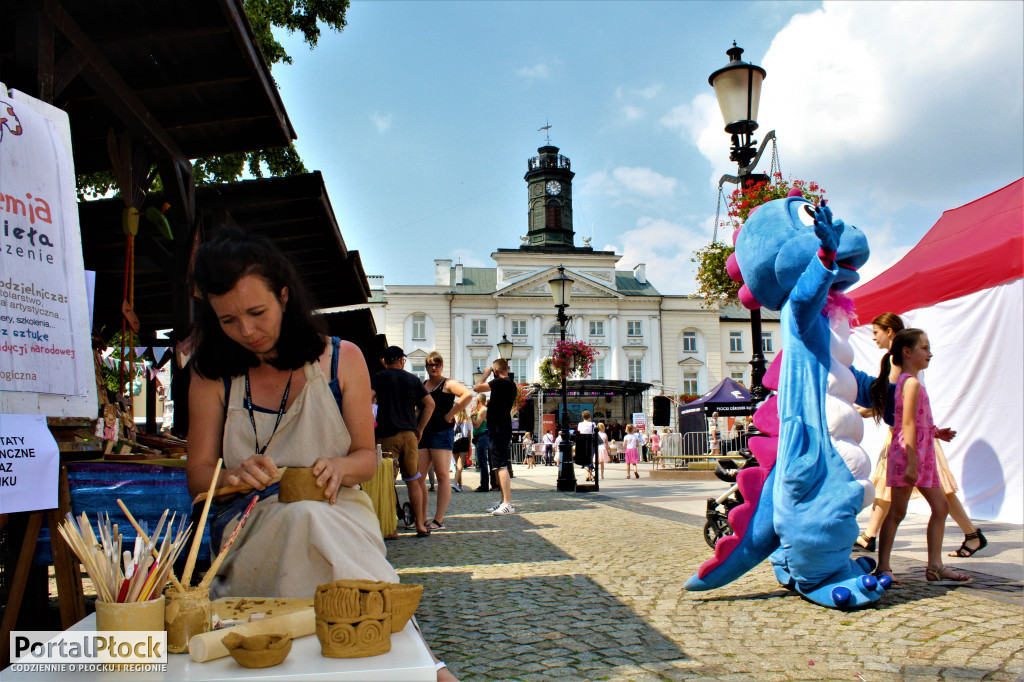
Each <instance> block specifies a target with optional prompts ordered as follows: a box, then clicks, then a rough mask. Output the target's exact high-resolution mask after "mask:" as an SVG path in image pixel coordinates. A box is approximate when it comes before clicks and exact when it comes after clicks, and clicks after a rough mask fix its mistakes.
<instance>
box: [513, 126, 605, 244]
mask: <svg viewBox="0 0 1024 682" xmlns="http://www.w3.org/2000/svg"><path fill="white" fill-rule="evenodd" d="M537 152H538V156H534V157H533V158H531V159H530V160H529V162H528V164H529V167H528V170H527V171H526V175H525V176H524V178H523V179H524V180H526V185H527V196H528V202H529V207H530V210H529V217H528V224H529V229H528V231H527V236H526V243H524V244H523V245H522V246H521V247H520V249H521V250H523V251H564V250H570V251H577V250H579V249H578V248H577V247H576V246H575V245H574V244H573V235H574V234H575V233H574V232H573V229H572V179H573V176H574V175H575V173H573V172H572V171H571V170H570V169H569V166H570V164H569V159H568V158H566V157H564V156H562V155H561V154H559V153H558V147H555V146H553V145H550V144H549V145H546V146H544V147H541V148H539V149H538V150H537ZM588 248H589V247H588Z"/></svg>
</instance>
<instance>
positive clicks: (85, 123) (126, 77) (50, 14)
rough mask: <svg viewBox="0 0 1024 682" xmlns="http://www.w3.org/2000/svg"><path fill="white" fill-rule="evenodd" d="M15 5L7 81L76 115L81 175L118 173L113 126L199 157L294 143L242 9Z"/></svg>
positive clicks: (161, 3)
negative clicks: (113, 163) (113, 162)
mask: <svg viewBox="0 0 1024 682" xmlns="http://www.w3.org/2000/svg"><path fill="white" fill-rule="evenodd" d="M14 4H15V5H17V7H16V8H14V7H12V8H11V9H10V10H5V15H6V16H5V19H4V21H0V80H2V81H4V82H5V84H6V85H7V87H10V88H17V89H19V90H22V91H24V92H27V93H29V94H32V95H34V96H38V97H42V98H43V99H47V100H51V99H52V101H53V103H54V104H55V105H56V106H58V107H60V108H62V109H64V110H65V111H67V112H68V114H69V115H70V118H71V136H72V141H73V144H74V149H75V170H76V172H79V173H82V172H91V171H98V170H107V169H109V168H110V161H109V158H108V154H107V142H106V137H107V131H108V130H110V129H113V131H114V132H115V133H121V132H122V131H124V130H125V129H130V130H132V132H134V133H135V134H136V135H139V136H140V137H141V138H142V139H145V140H146V141H147V143H148V144H149V145H150V146H151V147H153V149H154V150H155V151H157V153H158V155H161V156H162V152H164V151H171V152H177V153H179V154H180V155H181V156H182V157H184V158H190V159H194V158H197V157H201V156H212V155H217V154H227V153H232V152H240V151H249V150H254V149H264V148H273V147H283V146H287V145H288V144H289V142H290V141H291V140H293V139H295V132H294V130H293V129H292V125H291V122H290V121H289V120H288V115H287V114H286V113H285V108H284V104H283V103H282V101H281V96H280V94H279V93H278V90H277V87H276V85H275V84H274V81H273V78H272V77H271V75H270V70H269V68H268V67H267V64H266V62H265V60H264V58H263V54H262V52H261V51H260V49H259V48H258V46H257V45H256V44H255V43H254V39H253V33H252V28H251V26H250V25H249V21H248V19H247V17H246V15H245V11H244V9H243V7H242V0H174V1H173V2H172V1H171V0H151V1H147V2H124V1H123V0H24V2H20V3H14ZM47 48H52V49H47ZM37 55H40V56H38V57H36V56H37ZM49 59H52V60H53V61H52V63H50V65H51V67H52V68H45V67H46V66H47V65H46V64H41V63H39V62H40V61H41V60H49ZM40 73H43V74H45V73H52V78H50V76H48V75H47V76H39V74H40ZM37 76H38V77H39V78H42V79H43V80H44V81H45V82H43V83H37V82H36V79H37Z"/></svg>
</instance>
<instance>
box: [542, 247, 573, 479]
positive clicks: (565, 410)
mask: <svg viewBox="0 0 1024 682" xmlns="http://www.w3.org/2000/svg"><path fill="white" fill-rule="evenodd" d="M573 281H574V280H573V279H572V278H571V277H569V276H567V275H566V274H565V268H564V267H562V266H561V265H559V266H558V277H556V278H554V279H552V280H549V281H548V286H550V287H551V297H552V298H553V299H555V308H557V309H558V328H559V333H560V338H561V340H562V341H565V325H566V323H567V322H568V321H569V317H568V316H566V314H565V309H566V308H568V307H569V300H570V299H571V297H572V284H573ZM558 428H559V430H560V431H561V436H562V443H561V446H560V448H559V449H560V452H561V457H560V458H559V459H560V462H559V465H558V483H557V488H558V490H562V491H568V492H575V491H576V473H575V472H574V471H573V461H572V441H571V440H570V439H569V404H568V387H567V385H566V373H563V374H562V419H561V422H560V423H559V425H558Z"/></svg>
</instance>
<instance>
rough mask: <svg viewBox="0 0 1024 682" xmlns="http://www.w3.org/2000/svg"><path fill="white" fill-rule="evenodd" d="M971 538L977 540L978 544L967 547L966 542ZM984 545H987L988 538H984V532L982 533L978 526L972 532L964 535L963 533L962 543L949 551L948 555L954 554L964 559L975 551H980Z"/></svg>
mask: <svg viewBox="0 0 1024 682" xmlns="http://www.w3.org/2000/svg"><path fill="white" fill-rule="evenodd" d="M971 540H977V541H978V546H977V547H968V546H967V543H968V542H970V541H971ZM986 547H988V540H987V539H986V538H985V534H984V533H982V532H981V529H980V528H979V529H978V530H976V531H974V532H973V533H967V534H966V535H964V541H963V544H961V545H960V549H958V550H956V551H955V552H950V553H949V556H955V557H959V558H961V559H966V558H967V557H971V556H974V554H975V553H976V552H980V551H981V550H983V549H985V548H986Z"/></svg>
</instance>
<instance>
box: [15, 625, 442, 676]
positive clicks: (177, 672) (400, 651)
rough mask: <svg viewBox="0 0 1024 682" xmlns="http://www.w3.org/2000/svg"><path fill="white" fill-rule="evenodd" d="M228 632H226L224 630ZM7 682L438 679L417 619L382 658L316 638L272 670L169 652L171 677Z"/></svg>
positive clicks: (298, 645) (299, 642)
mask: <svg viewBox="0 0 1024 682" xmlns="http://www.w3.org/2000/svg"><path fill="white" fill-rule="evenodd" d="M70 629H72V630H95V629H96V614H94V613H92V614H89V615H88V616H86V617H85V618H84V619H82V620H80V621H79V622H77V623H75V624H74V625H73V626H71V628H70ZM225 634H227V633H226V632H225ZM0 679H2V680H4V681H5V682H6V680H59V681H60V682H68V680H69V679H71V680H73V681H74V682H88V681H90V680H107V681H110V682H128V681H129V680H131V681H132V682H134V680H142V681H150V680H151V681H152V682H163V681H164V680H167V681H168V682H171V681H173V682H178V681H179V680H197V681H198V680H202V681H204V682H212V681H214V680H259V681H260V682H269V681H270V680H291V681H296V680H298V681H301V682H306V681H313V680H332V681H333V680H342V681H343V680H352V681H355V680H410V682H413V681H416V682H418V681H422V682H433V680H436V679H437V670H436V669H435V668H434V661H433V659H432V658H431V657H430V653H429V652H428V651H427V647H426V645H425V644H424V643H423V639H422V638H421V637H420V635H419V633H418V632H417V631H416V628H415V626H414V625H413V624H412V621H409V623H408V624H406V626H405V629H404V630H402V631H401V632H396V633H394V634H392V635H391V651H389V652H388V653H386V654H382V655H380V656H367V657H364V658H325V657H324V656H323V655H322V654H321V653H320V640H319V639H317V637H316V635H309V636H307V637H300V638H299V639H295V640H292V650H291V651H290V652H289V653H288V658H286V659H285V660H284V662H283V663H281V664H280V665H275V666H272V667H270V668H243V667H242V666H240V665H238V663H236V662H235V659H233V658H231V657H230V656H227V657H225V658H218V659H216V660H213V661H208V662H206V663H196V662H195V661H193V660H192V658H191V657H190V656H189V655H188V654H187V653H186V654H167V672H166V673H125V672H91V673H90V672H78V671H75V672H74V673H35V672H32V673H30V672H12V671H11V670H10V669H9V668H8V669H5V670H2V671H0Z"/></svg>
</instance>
